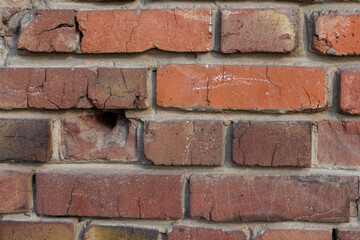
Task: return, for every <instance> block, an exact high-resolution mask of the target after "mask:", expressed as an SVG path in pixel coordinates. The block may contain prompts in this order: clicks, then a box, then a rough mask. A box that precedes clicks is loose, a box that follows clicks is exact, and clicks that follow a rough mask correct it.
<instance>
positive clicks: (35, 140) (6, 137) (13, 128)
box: [0, 119, 51, 162]
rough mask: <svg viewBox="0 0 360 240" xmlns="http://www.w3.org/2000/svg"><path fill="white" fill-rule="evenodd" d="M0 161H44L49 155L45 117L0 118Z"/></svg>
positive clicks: (48, 132) (47, 129)
mask: <svg viewBox="0 0 360 240" xmlns="http://www.w3.org/2000/svg"><path fill="white" fill-rule="evenodd" d="M0 145H1V148H0V161H9V160H10V161H24V162H46V161H48V160H49V158H50V157H51V150H50V127H49V120H47V119H0Z"/></svg>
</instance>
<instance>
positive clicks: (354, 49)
mask: <svg viewBox="0 0 360 240" xmlns="http://www.w3.org/2000/svg"><path fill="white" fill-rule="evenodd" d="M314 23H315V33H314V37H313V48H314V49H315V50H316V51H318V52H320V53H323V54H330V55H338V56H344V55H359V54H360V44H359V42H360V34H359V31H360V15H359V14H341V13H338V12H336V11H334V12H329V13H319V12H316V13H315V14H314Z"/></svg>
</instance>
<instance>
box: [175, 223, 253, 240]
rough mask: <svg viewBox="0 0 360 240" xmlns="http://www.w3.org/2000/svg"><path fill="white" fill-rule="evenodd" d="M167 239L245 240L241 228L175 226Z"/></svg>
mask: <svg viewBox="0 0 360 240" xmlns="http://www.w3.org/2000/svg"><path fill="white" fill-rule="evenodd" d="M168 239H169V240H178V239H196V240H209V239H211V240H246V239H247V237H246V235H245V233H244V232H243V231H241V230H226V231H224V230H222V229H213V228H203V227H188V226H175V227H174V228H173V230H172V232H170V233H169V234H168Z"/></svg>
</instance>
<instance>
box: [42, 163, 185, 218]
mask: <svg viewBox="0 0 360 240" xmlns="http://www.w3.org/2000/svg"><path fill="white" fill-rule="evenodd" d="M183 185H184V179H183V176H181V175H174V174H171V175H170V174H167V175H166V174H161V175H158V174H147V173H139V172H136V173H135V172H131V171H130V172H129V171H126V172H125V171H119V170H116V169H114V168H106V171H104V169H101V168H100V169H99V168H96V169H94V168H87V169H83V170H82V169H79V170H75V169H66V170H51V169H49V170H41V171H39V172H38V173H37V174H36V190H37V191H36V193H37V211H38V213H39V214H44V215H54V216H98V217H124V218H158V219H168V218H182V217H183V216H184V212H183V209H182V198H183V196H182V193H183Z"/></svg>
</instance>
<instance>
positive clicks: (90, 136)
mask: <svg viewBox="0 0 360 240" xmlns="http://www.w3.org/2000/svg"><path fill="white" fill-rule="evenodd" d="M137 125H138V124H137V122H136V120H134V119H126V118H125V116H124V115H123V114H116V113H111V112H104V113H99V114H97V115H90V116H81V117H73V118H66V119H64V120H63V121H62V128H61V129H62V131H61V147H62V149H61V150H62V154H63V156H64V157H65V158H70V159H107V160H117V159H122V160H136V159H137V157H138V150H137V138H136V134H137Z"/></svg>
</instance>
